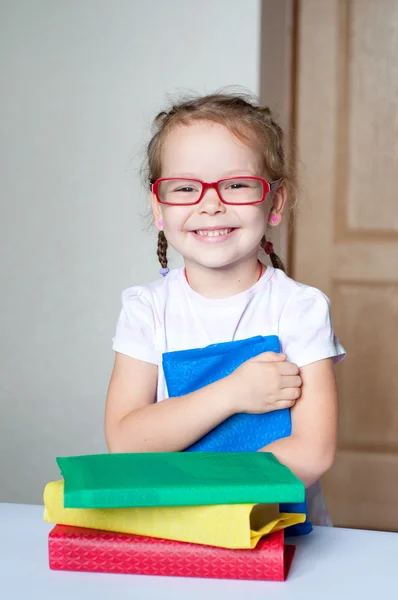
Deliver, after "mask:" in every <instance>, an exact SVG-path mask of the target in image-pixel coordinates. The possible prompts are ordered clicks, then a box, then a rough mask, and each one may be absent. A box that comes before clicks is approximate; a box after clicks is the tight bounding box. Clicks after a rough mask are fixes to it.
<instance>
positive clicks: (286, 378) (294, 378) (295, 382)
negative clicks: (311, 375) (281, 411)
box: [281, 375, 303, 389]
mask: <svg viewBox="0 0 398 600" xmlns="http://www.w3.org/2000/svg"><path fill="white" fill-rule="evenodd" d="M302 383H303V382H302V381H301V377H300V375H282V377H281V389H285V388H290V387H291V388H299V387H301V385H302Z"/></svg>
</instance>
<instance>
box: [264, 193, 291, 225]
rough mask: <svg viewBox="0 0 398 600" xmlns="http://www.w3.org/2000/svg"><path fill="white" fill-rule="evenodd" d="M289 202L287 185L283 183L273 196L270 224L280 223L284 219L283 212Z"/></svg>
mask: <svg viewBox="0 0 398 600" xmlns="http://www.w3.org/2000/svg"><path fill="white" fill-rule="evenodd" d="M286 202H287V189H286V185H285V184H284V183H282V184H281V185H280V186H279V187H278V189H277V190H275V192H274V195H273V197H272V204H271V210H270V213H269V217H268V220H269V223H270V225H274V226H275V225H279V224H280V223H281V221H282V219H283V213H284V210H285V207H286Z"/></svg>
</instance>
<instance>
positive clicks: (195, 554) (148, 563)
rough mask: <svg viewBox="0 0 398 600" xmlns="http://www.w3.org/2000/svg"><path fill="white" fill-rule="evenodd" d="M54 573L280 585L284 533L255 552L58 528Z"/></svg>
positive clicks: (52, 551) (52, 543) (53, 539)
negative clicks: (236, 580)
mask: <svg viewBox="0 0 398 600" xmlns="http://www.w3.org/2000/svg"><path fill="white" fill-rule="evenodd" d="M49 564H50V568H51V569H53V570H61V571H89V572H98V573H124V574H134V575H162V576H165V575H166V576H172V577H200V578H215V579H245V580H262V581H283V580H284V579H285V578H286V575H287V570H286V569H285V557H284V532H283V530H282V531H278V532H276V533H274V534H272V535H270V536H268V537H265V538H263V539H262V540H260V542H259V544H258V545H257V547H256V548H255V549H253V550H231V549H226V548H216V547H213V546H202V545H199V544H190V543H184V542H174V541H170V540H163V539H157V538H147V537H143V536H137V535H129V534H117V533H112V532H105V531H96V530H86V529H83V528H77V527H68V526H64V525H62V526H61V525H56V526H55V527H54V529H53V530H52V531H51V533H50V535H49Z"/></svg>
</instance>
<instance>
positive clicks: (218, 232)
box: [195, 229, 232, 237]
mask: <svg viewBox="0 0 398 600" xmlns="http://www.w3.org/2000/svg"><path fill="white" fill-rule="evenodd" d="M231 231H232V229H215V230H213V231H211V230H209V229H198V230H197V231H195V233H197V234H198V235H202V236H204V237H218V236H220V235H227V234H228V233H231Z"/></svg>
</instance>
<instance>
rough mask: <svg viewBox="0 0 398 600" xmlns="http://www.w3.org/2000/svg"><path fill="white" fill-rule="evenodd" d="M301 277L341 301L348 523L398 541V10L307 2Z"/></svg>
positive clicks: (297, 268) (333, 494)
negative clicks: (396, 536)
mask: <svg viewBox="0 0 398 600" xmlns="http://www.w3.org/2000/svg"><path fill="white" fill-rule="evenodd" d="M297 51H298V54H297V65H298V71H297V86H296V93H297V96H296V101H297V103H296V106H297V112H296V124H297V134H296V135H297V138H296V147H297V165H298V169H299V173H300V176H301V185H302V187H303V200H302V204H301V207H300V209H299V210H298V211H297V214H296V219H295V231H294V240H293V245H292V275H293V276H294V277H295V278H296V279H298V280H301V281H304V282H306V283H308V284H311V285H313V286H316V287H319V288H321V289H322V290H323V291H324V292H325V293H326V294H327V295H329V297H330V298H331V300H332V315H333V318H334V324H335V329H336V331H337V334H338V336H339V337H340V339H341V341H342V343H343V345H344V346H345V347H346V350H347V353H348V355H347V358H346V360H345V361H344V362H343V363H341V364H340V365H338V366H337V367H336V371H337V377H338V385H339V398H340V433H339V448H338V453H337V458H336V462H335V465H334V467H333V469H332V470H331V471H330V473H329V474H328V475H327V476H325V478H324V482H323V486H324V491H325V495H326V499H327V502H328V505H329V508H330V511H331V514H332V518H333V520H334V523H335V524H336V525H340V526H346V527H354V528H357V527H360V528H365V529H380V530H394V531H398V2H397V0H321V1H319V0H301V1H300V2H299V11H298V47H297Z"/></svg>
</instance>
